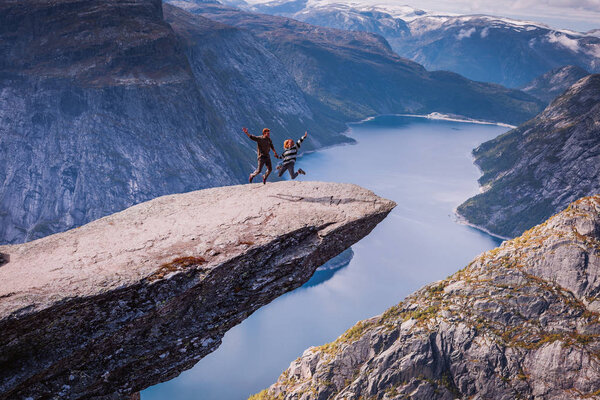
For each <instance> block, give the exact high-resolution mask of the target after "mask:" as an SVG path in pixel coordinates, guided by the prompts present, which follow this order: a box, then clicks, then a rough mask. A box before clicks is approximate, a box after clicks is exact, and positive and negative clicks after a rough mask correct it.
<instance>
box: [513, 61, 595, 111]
mask: <svg viewBox="0 0 600 400" xmlns="http://www.w3.org/2000/svg"><path fill="white" fill-rule="evenodd" d="M587 75H589V72H587V71H586V70H584V69H583V68H579V67H577V66H575V65H566V66H564V67H559V68H554V69H552V70H550V71H548V72H546V73H545V74H543V75H541V76H538V77H537V78H535V79H534V80H532V81H531V82H529V83H528V84H527V85H525V86H524V87H523V89H522V90H523V91H524V92H525V93H528V94H530V95H532V96H533V97H536V98H538V99H540V100H542V101H544V102H546V103H550V102H551V101H552V100H554V99H555V98H556V97H558V96H559V95H561V94H563V93H564V92H565V91H566V90H567V89H569V88H570V87H571V86H573V85H574V84H575V82H577V81H578V80H580V79H581V78H583V77H584V76H587Z"/></svg>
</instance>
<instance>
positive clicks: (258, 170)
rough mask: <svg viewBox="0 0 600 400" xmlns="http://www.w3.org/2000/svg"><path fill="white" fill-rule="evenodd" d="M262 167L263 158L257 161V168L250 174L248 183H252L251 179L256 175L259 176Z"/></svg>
mask: <svg viewBox="0 0 600 400" xmlns="http://www.w3.org/2000/svg"><path fill="white" fill-rule="evenodd" d="M263 165H264V160H263V158H259V159H258V167H256V169H255V170H254V172H253V173H251V174H250V177H249V178H248V182H250V183H252V179H254V177H255V176H256V175H258V174H260V171H261V170H262V168H263Z"/></svg>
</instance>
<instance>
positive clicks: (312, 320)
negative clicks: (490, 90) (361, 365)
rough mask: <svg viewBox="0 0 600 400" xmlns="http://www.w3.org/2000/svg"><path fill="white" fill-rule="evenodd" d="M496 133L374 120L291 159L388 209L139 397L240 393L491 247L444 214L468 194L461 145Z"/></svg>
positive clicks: (209, 398) (472, 178)
mask: <svg viewBox="0 0 600 400" xmlns="http://www.w3.org/2000/svg"><path fill="white" fill-rule="evenodd" d="M506 130H507V128H505V127H499V126H494V125H481V124H472V123H461V122H450V121H439V120H429V119H424V118H414V117H399V116H382V117H378V118H376V119H373V120H370V121H367V122H363V123H360V124H355V125H353V126H352V127H351V131H350V136H351V137H352V138H354V139H356V141H357V143H356V144H354V145H347V146H340V147H334V148H329V149H325V150H322V151H318V152H315V153H311V154H307V155H305V156H303V157H302V158H300V159H299V161H298V163H297V167H301V168H303V169H305V170H306V171H307V175H306V176H305V177H303V176H301V177H300V178H299V179H302V180H319V181H335V182H351V183H356V184H358V185H361V186H363V187H366V188H368V189H371V190H373V191H374V192H375V193H376V194H378V195H380V196H383V197H387V198H389V199H392V200H394V201H395V202H396V203H398V205H397V207H396V208H395V209H394V210H393V211H392V213H391V214H390V215H389V216H388V217H387V218H386V219H385V220H384V221H383V222H382V223H381V224H380V225H379V226H377V227H376V228H375V230H373V232H372V233H371V234H370V235H369V236H367V237H366V238H364V239H363V240H361V241H360V242H359V243H357V244H356V245H354V246H353V247H352V248H353V250H354V257H353V259H352V261H351V262H350V264H349V265H348V266H347V267H345V268H342V269H340V270H338V271H337V272H336V273H335V274H333V276H331V274H329V275H328V276H327V278H328V279H325V280H324V279H323V278H322V277H321V278H320V279H321V280H322V281H321V282H319V281H315V279H314V278H313V280H311V281H310V282H309V283H308V284H306V285H304V286H303V287H301V288H299V289H297V290H295V291H293V292H291V293H288V294H286V295H284V296H282V297H280V298H278V299H276V300H275V301H274V302H272V303H271V304H269V305H267V306H265V307H263V308H261V309H260V310H258V311H257V312H255V313H254V314H253V315H252V316H250V317H249V318H248V319H247V320H245V321H244V322H243V323H242V324H240V325H238V326H236V327H235V328H233V329H232V330H231V331H229V332H228V333H227V334H226V335H225V337H224V338H223V344H222V345H221V347H220V348H219V349H218V350H216V351H215V352H214V353H212V354H210V355H208V356H207V357H205V358H204V359H202V360H201V361H200V362H199V363H198V364H197V365H196V366H195V367H194V368H192V369H191V370H189V371H186V372H184V373H182V374H181V375H180V376H179V377H178V378H176V379H173V380H171V381H169V382H166V383H163V384H160V385H157V386H154V387H151V388H149V389H147V390H145V391H144V392H142V399H143V400H158V399H169V400H183V399H185V400H188V399H189V400H191V399H196V400H240V399H246V398H247V397H248V396H249V395H251V394H253V393H256V392H258V391H260V390H262V389H264V388H266V387H267V386H269V385H270V384H272V383H273V382H275V380H276V379H277V377H278V376H279V374H280V373H281V372H282V371H283V370H284V369H285V368H287V367H288V365H289V363H290V362H291V361H292V360H294V359H296V358H297V357H299V356H300V355H301V354H302V352H303V351H304V350H305V349H306V348H308V347H309V346H318V345H321V344H324V343H326V342H330V341H332V340H335V338H336V337H337V336H339V335H340V334H342V333H343V332H344V331H345V330H346V329H348V328H350V327H351V326H352V325H353V324H354V323H356V322H357V321H358V320H361V319H365V318H368V317H371V316H374V315H377V314H380V313H382V312H383V311H384V310H385V309H387V308H388V307H390V306H392V305H394V304H397V303H398V302H400V301H401V300H402V299H403V298H404V297H405V296H406V295H408V294H410V293H412V292H413V291H415V290H417V289H418V288H420V287H421V286H423V285H425V284H427V283H430V282H432V281H436V280H439V279H443V278H445V277H447V276H448V275H450V274H452V273H454V272H455V271H457V270H459V269H460V268H462V267H464V266H465V265H466V264H468V263H469V262H470V261H471V260H472V259H473V258H474V257H475V256H476V255H477V254H479V253H481V252H483V251H485V250H488V249H491V248H494V247H496V246H497V245H498V244H499V243H500V241H499V240H497V239H495V238H493V237H491V236H489V235H486V234H485V233H482V232H480V231H478V230H476V229H473V228H470V227H468V226H465V225H460V224H458V223H457V222H456V221H455V218H454V215H453V210H454V208H455V207H456V206H457V205H459V204H460V203H461V202H462V201H464V200H465V199H467V198H468V197H470V196H472V195H473V194H475V193H477V191H478V185H477V178H478V177H479V172H478V170H477V168H476V167H475V166H474V165H473V163H472V159H471V154H470V153H471V150H472V149H473V148H474V147H476V146H477V145H478V144H480V143H481V142H483V141H486V140H489V139H492V138H494V137H496V136H498V135H499V134H501V133H503V132H505V131H506ZM309 134H310V132H309ZM275 138H276V141H277V142H282V141H283V139H285V138H277V137H275ZM308 140H310V136H309V139H308ZM289 207H293V204H292V205H290V206H289Z"/></svg>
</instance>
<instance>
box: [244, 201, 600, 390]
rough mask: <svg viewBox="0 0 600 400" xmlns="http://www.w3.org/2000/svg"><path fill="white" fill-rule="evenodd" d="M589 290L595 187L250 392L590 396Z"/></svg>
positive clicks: (598, 209)
mask: <svg viewBox="0 0 600 400" xmlns="http://www.w3.org/2000/svg"><path fill="white" fill-rule="evenodd" d="M599 294H600V196H594V197H588V198H584V199H581V200H579V201H577V202H575V203H573V204H571V205H570V206H569V208H567V209H566V210H565V211H563V212H561V213H559V214H557V215H556V216H554V217H552V218H550V219H549V220H548V221H547V222H545V223H543V224H541V225H538V226H536V227H535V228H533V229H531V230H530V231H528V232H526V233H525V234H524V235H522V236H520V237H518V238H516V239H514V240H511V241H508V242H504V243H503V244H502V245H501V246H500V247H498V248H497V249H494V250H490V251H488V252H486V253H483V254H482V255H480V256H478V257H477V258H476V259H475V260H474V261H473V262H471V263H470V264H469V265H468V266H467V267H466V268H464V269H462V270H460V271H458V272H457V273H455V274H454V275H452V276H450V277H448V278H447V279H445V280H443V281H439V282H435V283H432V284H430V285H428V286H426V287H424V288H423V289H421V290H419V291H418V292H416V293H414V294H413V295H411V296H409V297H407V298H406V299H405V300H404V301H403V302H401V303H400V304H398V305H397V306H394V307H392V308H390V309H388V310H387V311H386V312H384V313H383V314H382V315H379V316H376V317H373V318H371V319H368V320H365V321H361V322H359V323H358V324H356V325H355V326H354V327H352V328H351V329H349V330H348V331H347V332H346V333H344V334H343V335H342V336H340V337H339V338H338V339H337V340H336V341H335V342H333V343H329V344H326V345H323V346H320V347H311V348H309V349H308V350H306V351H305V352H304V354H303V355H302V357H300V358H298V359H297V360H296V361H294V362H292V363H291V365H290V367H289V368H288V369H287V370H286V371H284V373H283V374H282V375H281V376H280V377H279V380H278V381H277V382H276V383H275V384H274V385H272V386H271V387H270V388H269V389H266V390H264V391H263V392H261V393H259V394H257V395H255V396H253V397H252V399H253V400H259V399H262V400H268V399H277V400H291V399H294V400H309V399H311V400H312V399H319V400H322V399H338V400H341V399H346V400H351V399H352V400H358V399H378V400H392V399H415V400H420V399H422V400H426V399H427V400H431V399H440V400H441V399H444V400H445V399H448V400H450V399H506V400H509V399H510V400H512V399H590V398H598V396H600V362H599V361H600V297H599Z"/></svg>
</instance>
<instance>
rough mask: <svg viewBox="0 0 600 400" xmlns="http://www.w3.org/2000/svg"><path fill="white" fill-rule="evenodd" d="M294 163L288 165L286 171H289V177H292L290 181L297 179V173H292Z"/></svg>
mask: <svg viewBox="0 0 600 400" xmlns="http://www.w3.org/2000/svg"><path fill="white" fill-rule="evenodd" d="M295 164H296V163H290V164H289V165H288V169H289V170H290V176H291V177H292V179H296V178H297V177H298V173H297V172H296V171H294V165H295Z"/></svg>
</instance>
